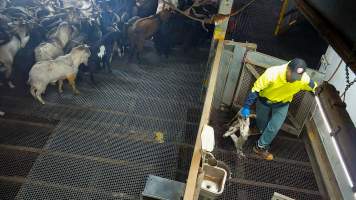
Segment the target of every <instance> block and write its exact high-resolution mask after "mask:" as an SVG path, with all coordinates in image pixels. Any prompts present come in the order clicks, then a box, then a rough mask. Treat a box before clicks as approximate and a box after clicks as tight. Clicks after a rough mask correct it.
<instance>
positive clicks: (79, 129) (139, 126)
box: [0, 24, 322, 200]
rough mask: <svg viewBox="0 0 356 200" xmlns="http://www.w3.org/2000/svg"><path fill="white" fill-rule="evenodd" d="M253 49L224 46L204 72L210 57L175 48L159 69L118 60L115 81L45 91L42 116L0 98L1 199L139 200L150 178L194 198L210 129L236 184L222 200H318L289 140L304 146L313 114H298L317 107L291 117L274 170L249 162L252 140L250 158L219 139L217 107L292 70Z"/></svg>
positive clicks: (221, 125) (153, 58)
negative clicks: (277, 71)
mask: <svg viewBox="0 0 356 200" xmlns="http://www.w3.org/2000/svg"><path fill="white" fill-rule="evenodd" d="M245 25H246V24H245ZM246 26H247V25H246ZM269 28H270V27H269ZM250 45H251V44H246V43H237V42H233V41H220V42H219V44H218V45H217V46H216V48H212V51H211V52H210V57H213V58H214V59H211V60H209V62H208V63H207V60H208V58H209V50H208V48H199V49H197V50H196V51H194V54H189V56H187V54H186V52H182V51H181V50H180V49H174V50H173V52H172V55H171V56H170V57H169V58H163V57H160V56H158V55H157V54H156V53H155V51H154V50H153V48H152V44H149V45H146V47H145V53H144V54H143V55H142V59H143V60H144V62H140V63H127V62H126V61H123V60H120V59H114V60H113V64H112V73H99V74H96V75H95V78H96V82H97V84H95V85H93V84H92V83H91V82H90V81H89V80H87V77H86V76H85V77H84V79H83V80H82V81H81V82H79V83H78V89H79V91H80V92H81V94H80V95H73V94H72V93H70V92H69V91H68V90H69V86H65V88H64V90H65V92H64V93H62V94H59V93H58V92H57V91H56V89H55V87H53V86H49V87H48V88H47V92H46V94H45V95H44V99H45V100H46V104H45V105H41V104H39V103H38V102H36V101H34V100H33V98H32V97H30V96H29V95H22V94H19V93H17V92H16V90H13V89H10V88H7V87H3V88H1V89H0V93H1V95H0V110H3V111H5V112H6V115H5V116H4V117H0V132H1V133H0V199H1V200H2V199H4V200H5V199H28V200H32V199H58V200H59V199H63V200H67V199H120V200H121V199H122V200H124V199H125V200H126V199H129V200H135V199H140V198H142V194H143V193H145V192H147V191H146V189H147V185H146V184H147V183H149V182H150V181H152V176H150V175H153V176H156V177H162V178H165V179H169V180H174V181H177V182H181V183H183V186H182V185H180V188H179V189H180V190H179V191H180V197H183V194H184V191H186V190H194V189H192V187H189V188H188V186H190V184H189V181H190V180H191V174H190V173H192V172H193V177H194V178H196V177H197V176H194V175H197V174H194V172H198V168H195V167H197V166H198V167H199V165H200V158H201V157H200V148H201V145H200V142H201V141H200V140H201V138H200V134H201V131H202V130H201V129H202V127H203V125H205V124H209V125H211V126H212V127H213V128H214V130H215V141H216V145H215V149H214V151H213V152H212V154H213V155H214V156H215V158H216V159H217V160H219V161H222V162H224V163H225V164H226V165H227V169H228V170H229V173H230V175H231V176H230V177H228V178H227V180H226V185H225V190H224V192H223V193H222V194H221V196H219V197H218V199H226V200H231V199H243V200H244V199H249V200H250V199H256V200H262V199H263V200H264V199H271V198H272V196H273V195H274V194H275V192H277V193H280V194H283V195H286V196H289V197H291V198H295V199H306V200H309V199H310V200H316V199H322V195H321V192H320V191H319V187H318V182H317V181H318V180H317V179H316V178H315V174H314V171H313V168H312V165H311V161H310V160H309V156H308V153H307V150H306V149H305V144H304V141H303V140H302V139H301V138H298V137H294V136H291V135H290V134H288V133H292V134H293V135H299V134H300V133H301V131H302V128H303V126H304V123H305V119H306V117H307V114H308V113H309V111H310V110H312V109H313V108H314V105H313V104H312V105H310V107H303V106H302V105H304V104H305V103H306V102H310V101H311V99H310V97H309V96H308V95H307V94H299V96H298V98H297V101H296V102H294V104H293V106H292V107H293V108H292V109H291V110H292V111H291V112H290V115H289V118H290V119H293V120H290V121H287V123H286V124H285V126H284V129H283V130H284V131H283V132H282V133H281V134H280V136H279V137H277V139H276V141H275V143H276V145H274V146H275V148H274V149H273V151H274V152H275V155H276V157H277V158H276V159H275V160H274V161H271V162H268V161H265V160H262V159H260V158H258V157H257V156H255V155H253V154H252V146H253V145H254V142H255V140H256V138H255V137H254V136H253V137H251V139H250V140H248V141H247V143H246V144H245V146H244V153H245V155H246V157H240V156H239V155H237V154H236V152H235V149H234V146H233V144H232V141H230V139H229V138H223V137H222V136H223V134H224V131H225V128H226V127H225V126H226V123H227V122H228V121H229V120H230V119H231V118H232V116H231V113H226V112H222V111H221V108H224V107H225V106H227V107H233V108H239V106H241V103H242V101H243V99H244V98H245V97H246V95H247V92H248V90H249V88H250V86H251V85H252V83H253V81H254V80H255V78H257V77H258V76H259V74H261V73H262V72H263V71H264V69H265V68H268V67H270V66H272V65H273V64H280V63H284V62H285V61H284V60H281V59H278V58H275V57H272V56H269V55H267V54H264V53H260V52H258V48H257V47H255V46H254V45H252V46H253V47H252V48H251V46H250ZM256 48H257V49H256ZM246 59H247V61H246ZM245 61H246V62H245ZM312 76H313V78H316V79H320V78H321V75H320V74H319V73H317V72H314V71H313V74H312ZM209 84H210V85H209ZM207 86H209V87H208V88H207ZM206 91H207V92H206ZM210 108H211V109H210ZM304 108H305V109H304ZM295 119H296V120H295ZM286 132H288V133H286ZM197 152H198V153H197ZM197 158H199V161H197ZM194 181H196V180H194ZM194 181H193V182H194ZM185 186H187V187H185ZM180 197H179V198H180ZM179 198H177V199H179ZM189 200H190V199H189Z"/></svg>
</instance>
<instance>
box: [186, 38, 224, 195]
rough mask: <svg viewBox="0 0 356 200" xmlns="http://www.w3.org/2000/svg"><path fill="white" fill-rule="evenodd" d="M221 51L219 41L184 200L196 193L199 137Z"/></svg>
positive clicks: (209, 101) (207, 116)
mask: <svg viewBox="0 0 356 200" xmlns="http://www.w3.org/2000/svg"><path fill="white" fill-rule="evenodd" d="M222 51H223V41H219V43H218V47H217V50H216V54H215V59H214V62H213V66H212V71H211V74H210V80H209V87H208V90H207V94H206V98H205V103H204V108H203V114H202V117H201V120H200V125H199V131H198V135H197V139H196V142H195V147H194V152H193V157H192V161H191V164H190V169H189V175H188V179H187V185H186V190H185V193H184V200H193V199H194V194H195V192H196V186H197V177H198V172H199V168H200V161H201V137H200V136H201V132H202V130H203V127H204V125H205V124H208V122H209V118H210V111H211V108H212V103H213V96H214V91H215V85H216V81H217V77H218V71H219V63H220V59H221V56H222Z"/></svg>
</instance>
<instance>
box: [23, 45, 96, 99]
mask: <svg viewBox="0 0 356 200" xmlns="http://www.w3.org/2000/svg"><path fill="white" fill-rule="evenodd" d="M90 55H91V53H90V50H89V48H88V47H87V46H84V45H81V46H78V47H76V48H73V49H72V51H71V52H70V53H69V54H66V55H64V56H60V57H58V58H57V59H55V60H49V61H41V62H38V63H36V64H35V65H34V66H33V67H32V69H31V71H30V74H29V80H28V83H29V85H30V86H31V89H30V92H31V95H32V96H33V97H34V98H35V99H37V100H38V101H39V102H40V103H42V104H45V102H44V100H43V99H42V97H41V95H42V93H44V92H45V90H46V88H47V85H48V84H49V83H54V82H57V81H58V83H59V84H58V90H59V92H60V93H62V92H63V88H62V87H63V80H65V79H67V80H68V82H69V84H70V85H71V87H72V89H73V92H74V94H79V91H78V89H77V88H76V86H75V80H76V76H77V73H78V68H79V65H80V64H85V65H88V59H89V57H90Z"/></svg>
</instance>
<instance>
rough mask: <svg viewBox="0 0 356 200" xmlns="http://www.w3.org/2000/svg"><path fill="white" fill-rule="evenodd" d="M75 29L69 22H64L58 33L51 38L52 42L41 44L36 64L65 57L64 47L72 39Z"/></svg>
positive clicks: (36, 52) (37, 51) (37, 49)
mask: <svg viewBox="0 0 356 200" xmlns="http://www.w3.org/2000/svg"><path fill="white" fill-rule="evenodd" d="M72 33H73V27H72V26H71V25H70V24H68V23H67V22H62V23H61V24H60V25H59V26H58V27H57V30H56V32H55V33H54V34H53V35H51V36H50V41H49V42H46V43H42V44H40V45H39V46H38V47H36V49H35V58H36V62H39V61H44V60H53V59H56V58H57V57H58V56H62V55H64V51H63V49H64V47H65V46H66V45H67V43H68V42H69V40H70V39H71V35H72Z"/></svg>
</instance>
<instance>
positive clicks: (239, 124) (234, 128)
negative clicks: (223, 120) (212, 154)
mask: <svg viewBox="0 0 356 200" xmlns="http://www.w3.org/2000/svg"><path fill="white" fill-rule="evenodd" d="M255 117H256V115H250V117H248V118H247V119H244V118H243V117H242V116H241V115H240V112H238V113H237V114H236V116H235V117H234V119H233V122H232V123H231V125H230V128H229V130H227V131H226V132H225V134H224V135H223V137H224V138H227V137H229V136H230V137H231V139H232V140H233V142H234V145H235V148H236V151H237V154H238V155H239V156H245V155H244V153H243V152H242V147H243V145H244V144H245V142H246V141H247V139H248V137H249V136H250V135H252V134H251V132H250V118H255ZM238 131H239V132H240V135H239V136H237V135H236V134H235V133H237V132H238Z"/></svg>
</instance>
